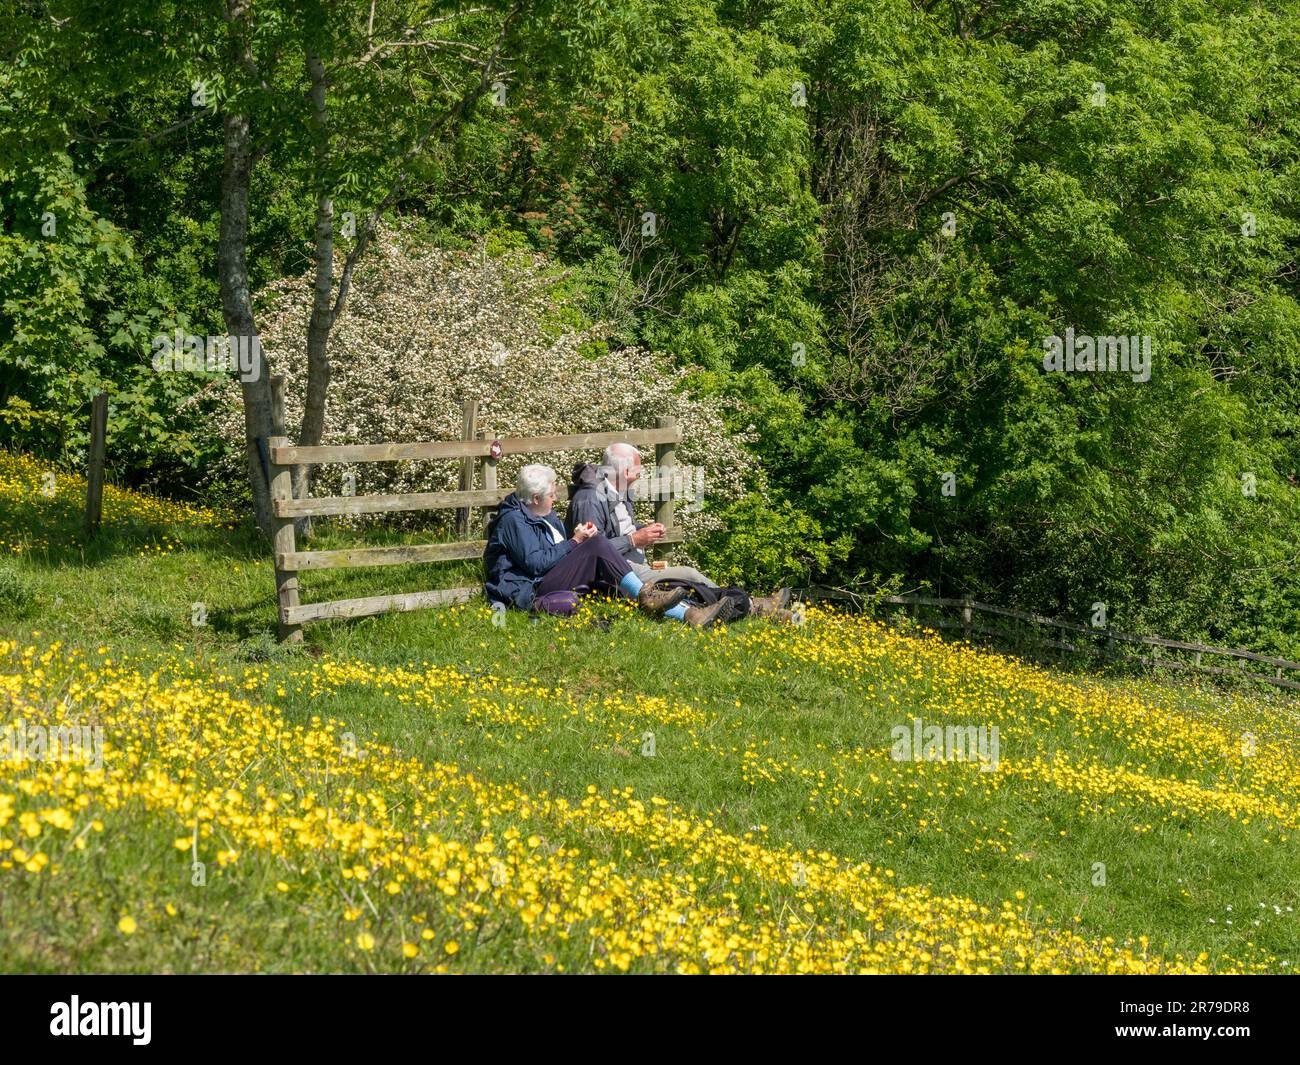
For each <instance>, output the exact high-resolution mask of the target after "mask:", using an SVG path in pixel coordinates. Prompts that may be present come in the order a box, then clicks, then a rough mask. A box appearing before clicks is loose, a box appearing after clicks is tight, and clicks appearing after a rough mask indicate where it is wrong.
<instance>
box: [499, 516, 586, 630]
mask: <svg viewBox="0 0 1300 1065" xmlns="http://www.w3.org/2000/svg"><path fill="white" fill-rule="evenodd" d="M548 526H549V527H550V528H553V529H555V531H556V532H558V533H559V534H560V536H561V540H560V542H559V543H558V544H557V543H556V542H555V539H554V537H552V536H551V534H550V533H549V532H547V531H546V530H547V527H548ZM563 537H564V526H563V524H561V522H560V518H559V515H557V514H556V513H555V511H551V512H550V513H549V514H547V515H546V517H544V518H539V517H536V516H535V515H534V514H532V513H531V512H530V511H529V510H527V509H526V508H525V507H524V505H523V503H521V502H520V501H519V497H518V496H517V495H515V494H514V493H513V492H512V493H511V494H510V495H508V496H506V497H505V499H503V500H501V507H500V509H498V510H497V516H496V517H495V518H494V519H493V520H492V528H491V529H489V530H488V541H487V549H486V550H485V551H484V552H483V572H484V573H485V574H486V575H487V579H486V580H485V581H484V582H483V590H484V592H486V593H487V597H488V601H489V602H502V603H508V604H509V605H511V606H515V607H518V608H519V609H520V610H528V609H529V608H530V607H532V605H533V597H534V596H535V594H536V588H537V584H538V582H540V581H541V579H542V577H543V576H544V575H545V573H546V571H547V570H549V569H550V568H551V567H552V566H554V565H555V564H556V563H557V562H559V561H560V559H562V558H563V557H564V556H565V555H567V554H568V553H569V552H570V551H572V550H573V547H574V544H573V541H572V540H568V539H564V538H563Z"/></svg>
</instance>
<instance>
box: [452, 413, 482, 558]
mask: <svg viewBox="0 0 1300 1065" xmlns="http://www.w3.org/2000/svg"><path fill="white" fill-rule="evenodd" d="M461 414H462V421H461V431H460V438H461V439H462V440H473V439H474V438H475V437H477V436H478V400H477V399H467V400H465V401H464V402H463V403H462V404H461ZM476 465H477V462H476V461H475V460H474V459H473V458H463V459H461V460H460V490H461V491H462V492H471V491H473V490H474V467H475V466H476ZM469 512H470V508H469V507H462V508H461V509H460V510H458V511H456V538H457V539H458V540H464V539H466V538H467V537H468V536H469Z"/></svg>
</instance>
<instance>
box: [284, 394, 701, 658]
mask: <svg viewBox="0 0 1300 1065" xmlns="http://www.w3.org/2000/svg"><path fill="white" fill-rule="evenodd" d="M277 424H279V425H282V424H283V423H282V421H281V422H278V423H277ZM656 425H657V427H656V428H654V429H631V430H628V431H626V432H615V433H580V434H576V435H572V436H532V437H517V438H506V439H500V440H495V441H494V440H493V439H492V438H491V437H490V436H489V435H488V433H487V432H485V431H481V430H480V429H479V428H478V403H477V402H476V401H468V402H466V403H465V404H464V419H463V424H462V435H461V439H460V440H437V441H430V442H427V443H416V444H392V443H390V444H343V445H333V446H320V447H296V446H294V445H292V444H291V443H290V442H289V440H288V439H287V438H286V437H284V436H282V435H281V436H273V437H271V438H270V439H269V440H268V441H267V456H268V475H269V480H270V485H271V506H272V517H273V520H274V527H275V537H274V552H275V586H276V593H277V596H278V599H279V608H280V626H279V628H280V639H281V640H284V641H299V640H301V639H302V626H303V625H304V624H306V623H308V622H312V621H320V620H322V619H325V618H352V617H364V616H366V615H370V614H382V613H387V612H389V611H397V610H418V609H421V608H423V607H432V606H439V605H442V604H445V603H455V602H464V601H465V600H467V599H469V598H470V597H471V596H473V595H475V594H477V593H478V592H479V591H481V588H482V586H481V585H473V586H470V587H464V588H443V589H438V590H435V591H428V592H407V593H403V594H399V595H376V596H369V597H366V598H363V599H340V600H334V601H332V602H323V603H302V602H300V601H299V588H298V574H299V573H300V572H302V571H304V570H319V569H337V568H340V567H352V566H391V565H398V564H402V563H408V562H446V561H454V560H464V559H473V558H479V557H481V556H482V554H483V551H484V548H486V546H487V541H486V540H457V541H455V542H451V543H437V544H406V545H399V546H394V547H358V548H348V549H345V550H337V551H301V550H299V549H298V545H297V544H296V543H295V541H294V537H295V532H294V522H295V519H299V518H306V517H325V516H334V517H337V516H340V515H359V514H391V513H395V512H400V511H415V510H455V511H456V512H457V514H456V535H457V537H464V536H467V535H468V534H469V529H470V511H471V508H473V507H481V508H484V509H485V510H492V509H495V508H496V507H497V505H498V504H499V503H500V502H501V500H502V499H504V498H505V497H506V496H508V495H509V494H510V493H511V492H512V491H513V489H512V488H500V487H498V485H497V460H496V458H494V457H493V455H492V445H493V444H494V443H497V444H499V445H500V452H499V453H500V455H501V456H505V455H538V454H545V453H547V452H554V451H576V450H583V449H588V448H593V449H594V448H604V447H605V446H606V445H607V444H613V443H616V442H618V441H624V442H626V443H629V444H632V445H634V446H647V445H651V444H653V445H654V448H655V464H656V466H657V467H670V466H675V465H676V463H677V444H678V443H680V441H681V430H680V429H679V428H678V426H677V419H676V418H659V419H657V421H656ZM435 459H452V460H460V463H461V469H460V490H459V491H455V492H409V493H405V494H401V495H346V496H318V497H308V498H305V499H295V498H294V497H293V468H294V467H295V466H297V465H319V464H321V463H329V462H339V463H359V462H399V461H411V460H416V461H426V460H435ZM476 481H478V487H476V486H475V482H476ZM555 498H556V499H557V500H563V499H567V498H568V489H567V487H566V486H565V485H564V484H562V483H557V484H556V493H555ZM674 513H675V501H674V500H673V498H672V497H671V493H668V492H663V493H661V494H660V495H659V497H658V498H657V499H656V500H655V520H656V521H660V522H663V524H664V527H665V530H666V532H665V534H664V537H663V538H662V539H661V540H660V541H658V542H659V543H661V544H674V543H680V542H681V540H682V531H681V529H680V527H674V525H673V518H674Z"/></svg>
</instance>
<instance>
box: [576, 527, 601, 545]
mask: <svg viewBox="0 0 1300 1065" xmlns="http://www.w3.org/2000/svg"><path fill="white" fill-rule="evenodd" d="M595 535H596V526H595V525H593V524H592V523H591V522H586V523H585V524H583V525H575V526H574V528H573V542H574V543H575V544H580V543H582V542H584V541H585V540H590V539H591V538H592V537H593V536H595Z"/></svg>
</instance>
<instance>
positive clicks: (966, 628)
mask: <svg viewBox="0 0 1300 1065" xmlns="http://www.w3.org/2000/svg"><path fill="white" fill-rule="evenodd" d="M961 632H962V638H963V639H965V641H966V642H967V643H970V599H969V598H964V599H962V601H961Z"/></svg>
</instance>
